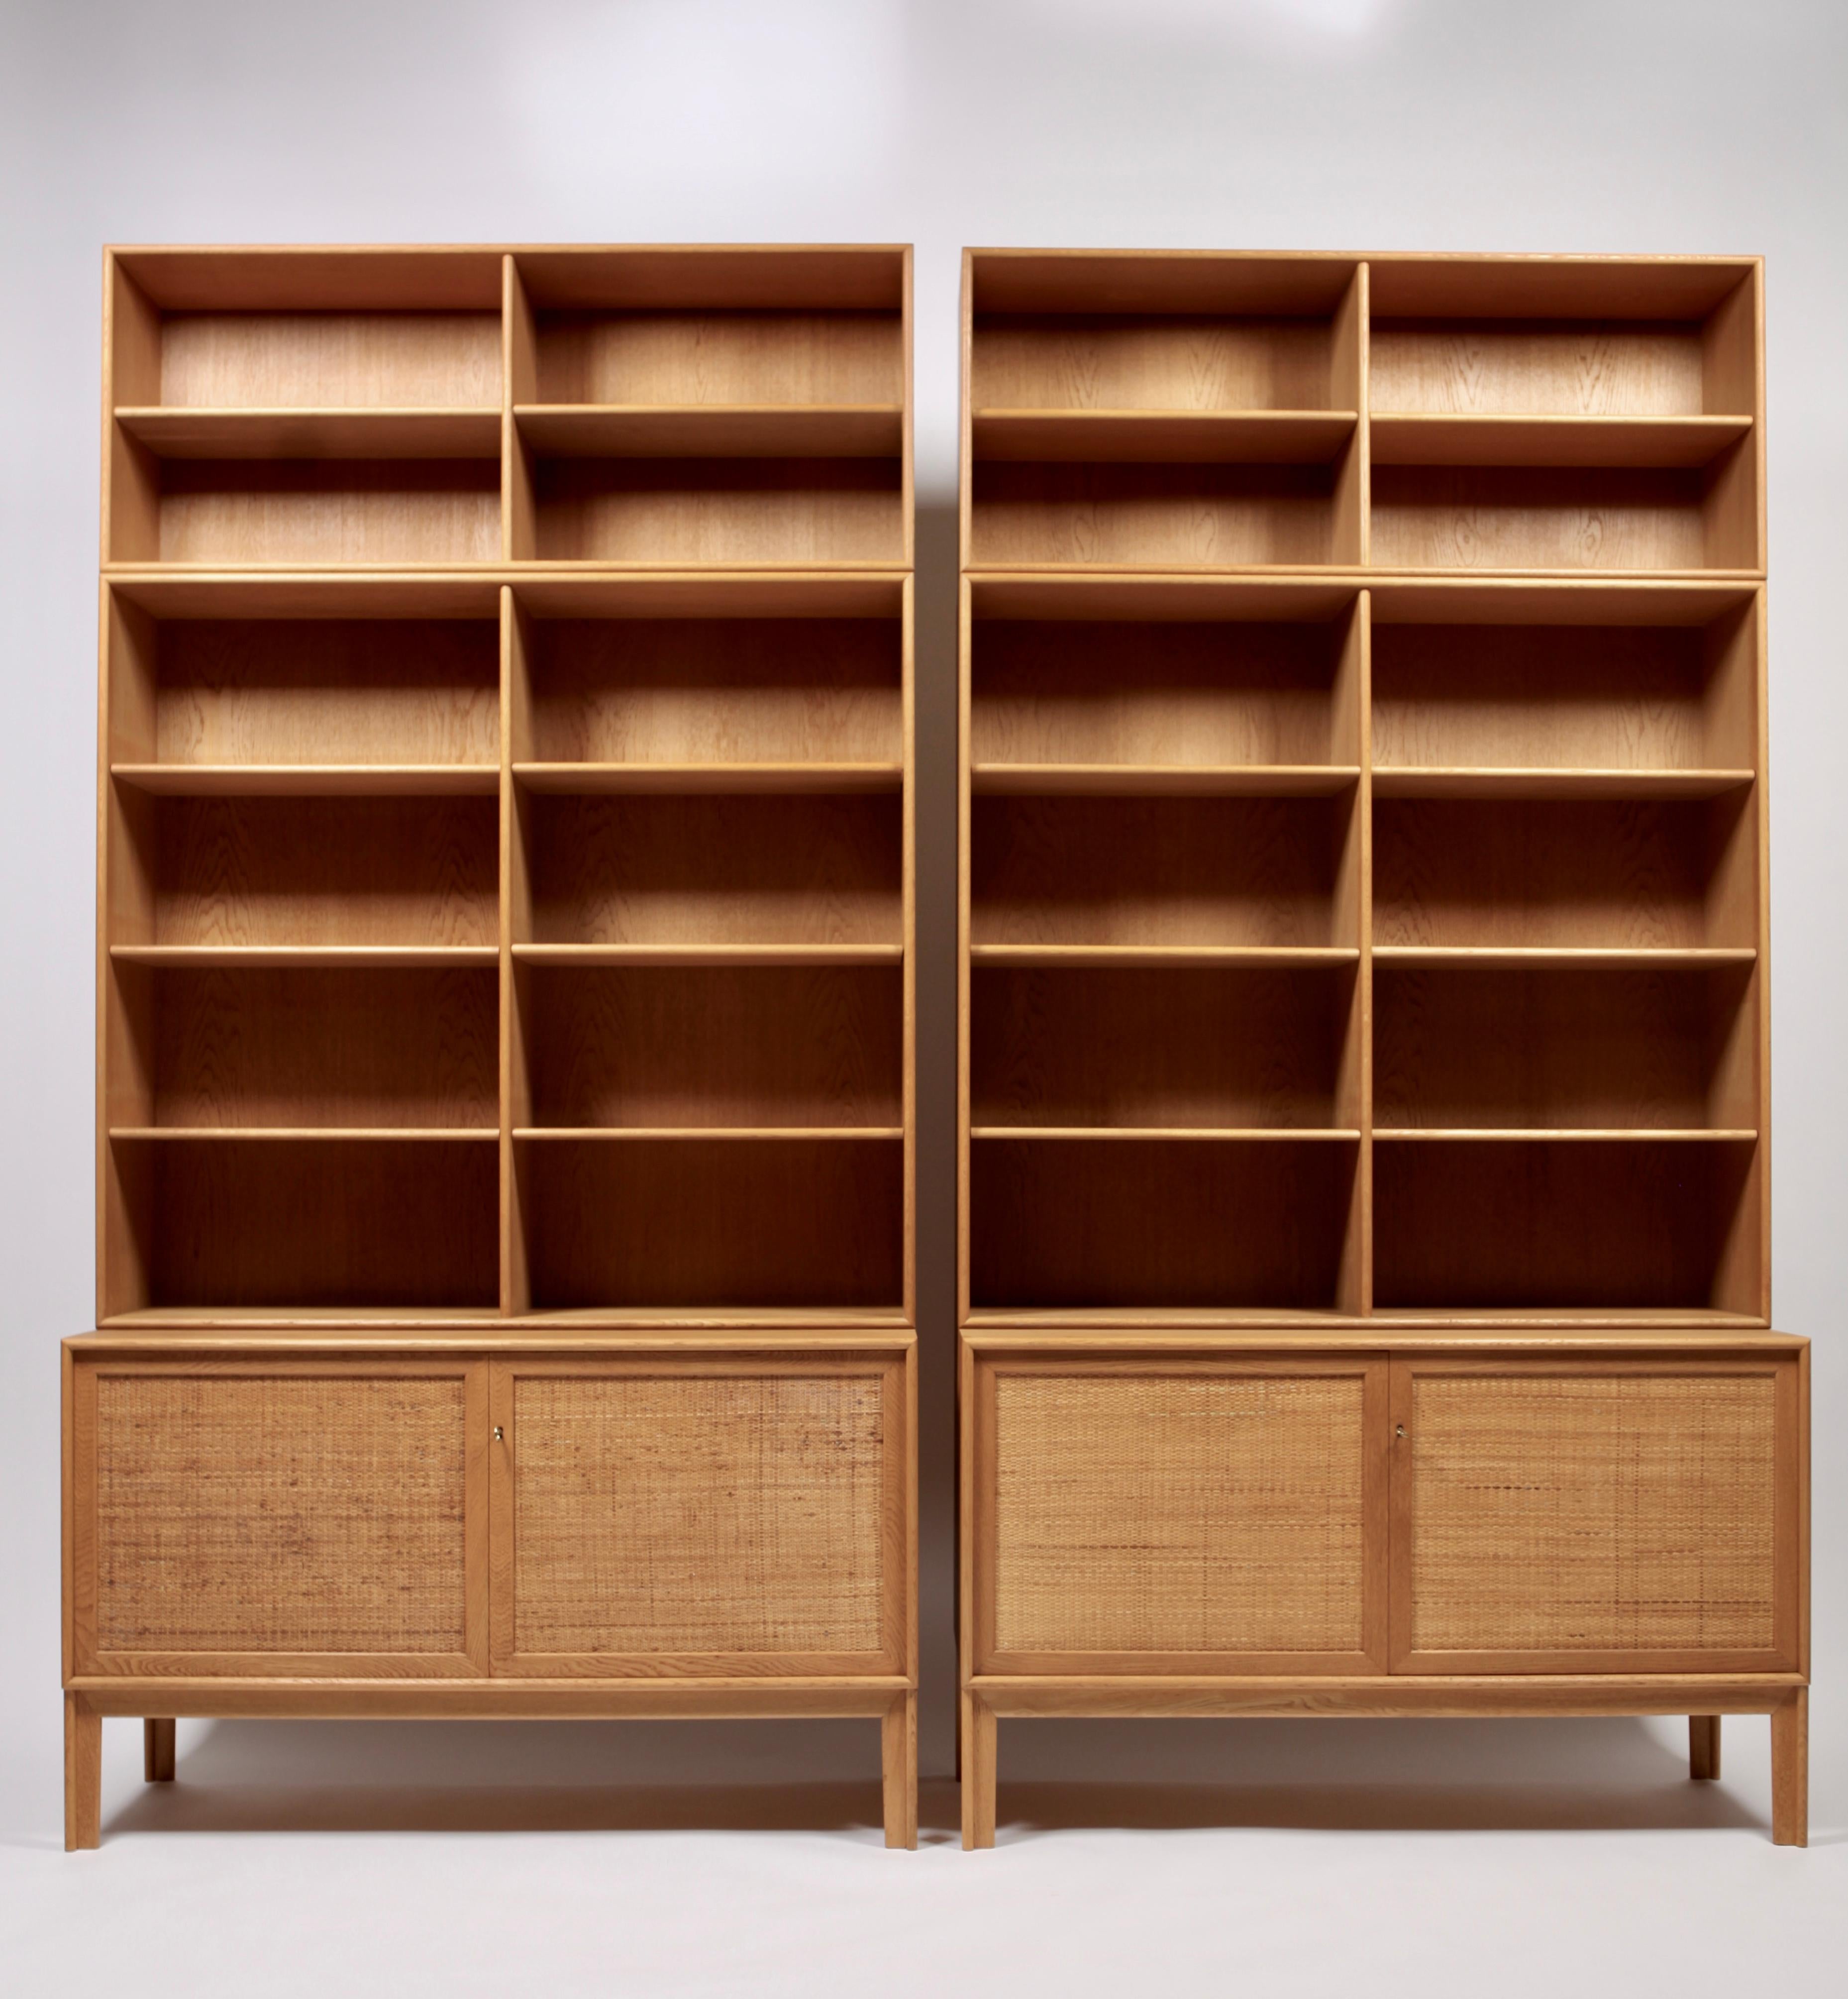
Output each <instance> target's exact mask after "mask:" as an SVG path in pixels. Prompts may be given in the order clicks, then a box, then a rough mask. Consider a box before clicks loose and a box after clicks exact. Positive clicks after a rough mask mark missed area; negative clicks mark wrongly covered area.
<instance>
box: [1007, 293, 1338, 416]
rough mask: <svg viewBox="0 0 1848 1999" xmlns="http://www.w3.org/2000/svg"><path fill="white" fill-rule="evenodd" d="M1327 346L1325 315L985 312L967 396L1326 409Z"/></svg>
mask: <svg viewBox="0 0 1848 1999" xmlns="http://www.w3.org/2000/svg"><path fill="white" fill-rule="evenodd" d="M1329 344H1330V335H1329V322H1328V320H1327V319H1326V318H1303V319H1284V318H1277V319H1267V318H1261V317H1254V318H1243V317H1231V316H1227V317H1220V316H1217V315H1207V314H1186V313H1175V314H1135V313H1121V314H1119V313H1109V314H1096V313H1089V314H1087V313H1085V312H1082V311H1078V312H1072V313H1047V314H1029V313H1022V314H1009V313H994V314H988V313H985V314H980V315H979V316H978V317H977V319H976V320H975V325H974V347H973V350H972V359H971V369H970V383H969V397H970V403H971V407H973V408H975V409H978V410H980V409H1022V410H1025V409H1069V410H1189V411H1199V412H1206V411H1216V410H1325V409H1327V408H1328V407H1330V406H1331V405H1330V400H1329V387H1330V353H1329ZM1350 407H1351V405H1350Z"/></svg>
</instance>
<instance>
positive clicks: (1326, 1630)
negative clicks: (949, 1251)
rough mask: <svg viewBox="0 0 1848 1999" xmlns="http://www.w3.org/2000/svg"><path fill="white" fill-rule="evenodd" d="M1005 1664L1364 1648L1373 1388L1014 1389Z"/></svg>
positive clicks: (1000, 1566)
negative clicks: (1069, 1655) (1366, 1473)
mask: <svg viewBox="0 0 1848 1999" xmlns="http://www.w3.org/2000/svg"><path fill="white" fill-rule="evenodd" d="M1362 1446H1363V1438H1362V1384H1361V1383H1360V1382H1359V1381H1358V1380H1356V1379H1355V1378H1353V1377H1334V1376H1330V1377H1306V1378H1305V1377H1299V1378H1297V1379H1294V1380H1289V1379H1283V1380H1271V1379H1263V1378H1253V1377H1242V1376H1237V1377H1235V1376H1220V1377H1217V1378H1201V1377H1125V1376H1122V1375H1109V1376H1092V1377H1085V1376H1078V1377H1066V1378H1060V1377H1056V1376H1045V1375H1010V1374H1003V1375H1002V1376H1001V1377H999V1378H998V1380H997V1381H996V1383H995V1480H996V1489H995V1647H996V1648H997V1650H998V1651H1004V1652H1012V1651H1038V1652H1064V1651H1071V1652H1092V1651H1095V1652H1198V1651H1205V1652H1244V1651H1254V1652H1298V1651H1301V1652H1320V1651H1359V1650H1360V1649H1361V1647H1362V1625H1361V1579H1362Z"/></svg>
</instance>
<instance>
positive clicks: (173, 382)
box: [119, 311, 500, 410]
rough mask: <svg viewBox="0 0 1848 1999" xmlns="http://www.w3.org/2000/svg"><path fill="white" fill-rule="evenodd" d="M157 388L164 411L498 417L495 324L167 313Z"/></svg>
mask: <svg viewBox="0 0 1848 1999" xmlns="http://www.w3.org/2000/svg"><path fill="white" fill-rule="evenodd" d="M160 387H161V393H160V395H159V397H158V399H157V400H159V401H160V402H161V403H162V404H166V405H168V406H170V407H175V406H177V407H182V408H189V409H259V410H280V409H303V408H306V409H378V408H386V409H415V408H428V407H447V408H451V409H464V408H473V409H498V408H499V407H500V315H499V314H497V313H479V312H399V313H393V312H331V311H330V312H174V313H168V314H166V315H164V317H163V319H162V320H161V383H160ZM119 400H122V401H125V402H126V401H128V400H131V399H130V397H119ZM151 400H152V399H151Z"/></svg>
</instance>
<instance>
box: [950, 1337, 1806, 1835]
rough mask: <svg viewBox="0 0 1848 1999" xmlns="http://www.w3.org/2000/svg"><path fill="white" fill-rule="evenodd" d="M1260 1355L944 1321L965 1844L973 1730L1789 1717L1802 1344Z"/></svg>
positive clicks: (1797, 1634)
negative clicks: (1345, 1719)
mask: <svg viewBox="0 0 1848 1999" xmlns="http://www.w3.org/2000/svg"><path fill="white" fill-rule="evenodd" d="M1264 1339H1265V1336H1264V1335H1263V1333H1262V1332H1261V1330H1259V1329H1253V1330H1252V1331H1251V1332H1248V1333H1245V1334H1242V1335H1238V1336H1222V1337H1218V1338H1213V1337H1208V1338H1205V1339H1199V1340H1198V1341H1197V1342H1192V1341H1189V1339H1186V1338H1185V1336H1181V1335H1178V1334H1175V1333H1171V1332H1170V1333H1147V1334H1142V1335H1137V1334H1136V1333H1133V1332H1123V1333H1120V1334H1114V1335H1109V1336H1104V1335H1102V1334H1099V1333H1096V1332H1088V1333H1087V1332H1078V1331H1077V1330H1074V1331H1073V1332H1072V1333H1071V1336H1070V1338H1069V1339H1062V1338H1061V1336H1060V1334H1059V1333H1058V1332H1057V1329H1053V1328H1045V1329H1037V1330H1035V1331H1033V1332H1020V1333H1016V1334H1009V1333H1006V1332H999V1331H995V1332H981V1333H979V1334H975V1333H971V1334H969V1335H966V1336H964V1351H963V1358H962V1367H961V1392H960V1401H961V1409H962V1415H961V1421H962V1451H963V1459H964V1518H963V1523H962V1530H961V1532H962V1561H963V1568H964V1582H963V1592H964V1594H963V1658H962V1672H963V1683H964V1733H963V1744H964V1835H965V1843H967V1844H971V1845H985V1844H988V1843H991V1841H992V1839H993V1837H994V1814H995V1804H994V1782H995V1767H994V1755H993V1731H994V1724H995V1719H996V1717H998V1716H1000V1715H1005V1714H1033V1713H1047V1714H1051V1713H1064V1714H1074V1715H1082V1714H1087V1713H1091V1714H1121V1715H1130V1714H1139V1713H1140V1714H1150V1715H1157V1714H1185V1713H1200V1714H1206V1713H1221V1714H1235V1713H1279V1714H1283V1713H1324V1712H1325V1713H1344V1712H1345V1713H1381V1714H1389V1713H1457V1714H1463V1713H1691V1714H1695V1715H1701V1714H1718V1713H1722V1712H1757V1713H1774V1715H1776V1716H1781V1717H1784V1719H1783V1720H1782V1722H1781V1724H1780V1726H1781V1730H1782V1731H1783V1735H1784V1736H1787V1735H1788V1734H1789V1732H1790V1731H1791V1729H1792V1728H1794V1727H1797V1725H1798V1722H1797V1720H1796V1719H1794V1718H1793V1717H1798V1716H1800V1713H1801V1706H1800V1703H1801V1693H1802V1690H1803V1687H1804V1685H1805V1680H1806V1678H1807V1674H1808V1635H1807V1633H1808V1613H1807V1603H1808V1529H1807V1503H1808V1502H1807V1491H1808V1386H1807V1384H1808V1349H1807V1346H1805V1343H1804V1342H1801V1341H1797V1340H1792V1339H1787V1338H1785V1337H1784V1336H1780V1335H1776V1334H1760V1335H1756V1336H1747V1337H1746V1338H1743V1339H1740V1340H1739V1341H1738V1342H1732V1341H1729V1340H1722V1339H1718V1338H1717V1337H1715V1336H1702V1335H1700V1334H1696V1333H1691V1332H1687V1331H1686V1330H1685V1329H1684V1331H1683V1332H1682V1333H1681V1334H1680V1336H1677V1335H1676V1334H1675V1333H1674V1332H1672V1331H1667V1332H1661V1333H1659V1334H1656V1335H1653V1336H1650V1337H1649V1338H1647V1339H1637V1338H1635V1336H1625V1335H1621V1334H1618V1333H1614V1332H1613V1333H1610V1334H1604V1335H1597V1334H1591V1333H1580V1334H1579V1335H1577V1336H1569V1335H1562V1336H1557V1337H1554V1338H1549V1340H1548V1342H1547V1343H1546V1345H1545V1347H1544V1348H1543V1349H1542V1348H1538V1347H1536V1346H1534V1345H1532V1344H1528V1345H1526V1346H1522V1345H1521V1344H1520V1343H1519V1342H1518V1341H1517V1340H1515V1339H1511V1338H1510V1337H1509V1336H1506V1335H1504V1336H1502V1343H1501V1344H1500V1346H1497V1344H1496V1342H1495V1338H1494V1336H1492V1335H1490V1336H1483V1337H1482V1338H1481V1339H1464V1340H1462V1341H1458V1340H1456V1339H1454V1338H1452V1339H1448V1340H1441V1341H1435V1340H1432V1339H1428V1338H1427V1339H1424V1341H1423V1342H1422V1343H1421V1342H1420V1341H1419V1340H1418V1339H1417V1338H1416V1337H1415V1336H1409V1335H1405V1336H1396V1337H1395V1336H1382V1338H1381V1339H1380V1342H1379V1345H1378V1346H1376V1347H1370V1346H1368V1345H1367V1344H1366V1340H1365V1333H1364V1332H1362V1331H1361V1330H1360V1329H1355V1332H1353V1334H1352V1335H1351V1337H1350V1339H1347V1340H1344V1341H1343V1342H1341V1343H1339V1344H1338V1345H1337V1344H1330V1345H1327V1346H1322V1345H1319V1344H1318V1342H1317V1341H1315V1340H1314V1339H1300V1340H1292V1339H1288V1338H1287V1337H1281V1336H1279V1337H1277V1338H1276V1339H1275V1342H1274V1343H1273V1344H1272V1345H1271V1346H1268V1347H1267V1346H1265V1345H1264V1344H1263V1342H1264ZM1781 1740H1782V1737H1781ZM1780 1754H1781V1765H1780V1767H1781V1770H1782V1772H1783V1774H1782V1775H1781V1777H1780V1779H1779V1793H1780V1800H1781V1802H1780V1804H1779V1807H1778V1811H1777V1821H1778V1823H1777V1838H1779V1839H1780V1841H1787V1840H1794V1841H1797V1842H1798V1843H1800V1842H1801V1829H1800V1828H1799V1827H1797V1819H1798V1817H1799V1816H1800V1814H1798V1811H1797V1809H1796V1807H1794V1806H1793V1805H1792V1803H1791V1799H1792V1796H1793V1793H1792V1789H1791V1787H1792V1786H1794V1785H1797V1784H1798V1780H1799V1773H1798V1772H1797V1771H1796V1770H1795V1769H1794V1767H1793V1765H1792V1755H1791V1751H1790V1749H1789V1745H1788V1744H1787V1742H1786V1743H1785V1744H1784V1748H1783V1749H1782V1750H1781V1752H1780ZM1793 1828H1796V1829H1795V1830H1793Z"/></svg>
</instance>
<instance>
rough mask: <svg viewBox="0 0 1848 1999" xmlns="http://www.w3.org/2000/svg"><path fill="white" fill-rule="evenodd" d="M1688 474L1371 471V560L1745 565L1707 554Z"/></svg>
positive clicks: (1558, 566) (1730, 552)
mask: <svg viewBox="0 0 1848 1999" xmlns="http://www.w3.org/2000/svg"><path fill="white" fill-rule="evenodd" d="M1705 479H1706V475H1704V474H1703V473H1700V472H1686V471H1680V472H1677V471H1652V470H1642V471H1639V470H1611V469H1601V468H1598V469H1573V468H1559V467H1550V466H1522V467H1519V468H1516V469H1503V468H1499V467H1496V468H1489V469H1483V468H1480V467H1475V466H1462V467H1458V466H1413V465H1390V466H1386V465H1376V466H1375V467H1374V468H1373V480H1372V560H1373V561H1374V563H1376V565H1377V566H1379V567H1380V568H1382V569H1461V570H1484V571H1490V570H1701V569H1708V568H1715V569H1733V568H1746V567H1749V566H1751V560H1750V558H1751V551H1749V549H1744V548H1732V547H1728V546H1710V545H1709V537H1708V528H1707V523H1706V520H1705V517H1704V512H1703V499H1704V492H1705V490H1706V489H1705Z"/></svg>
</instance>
